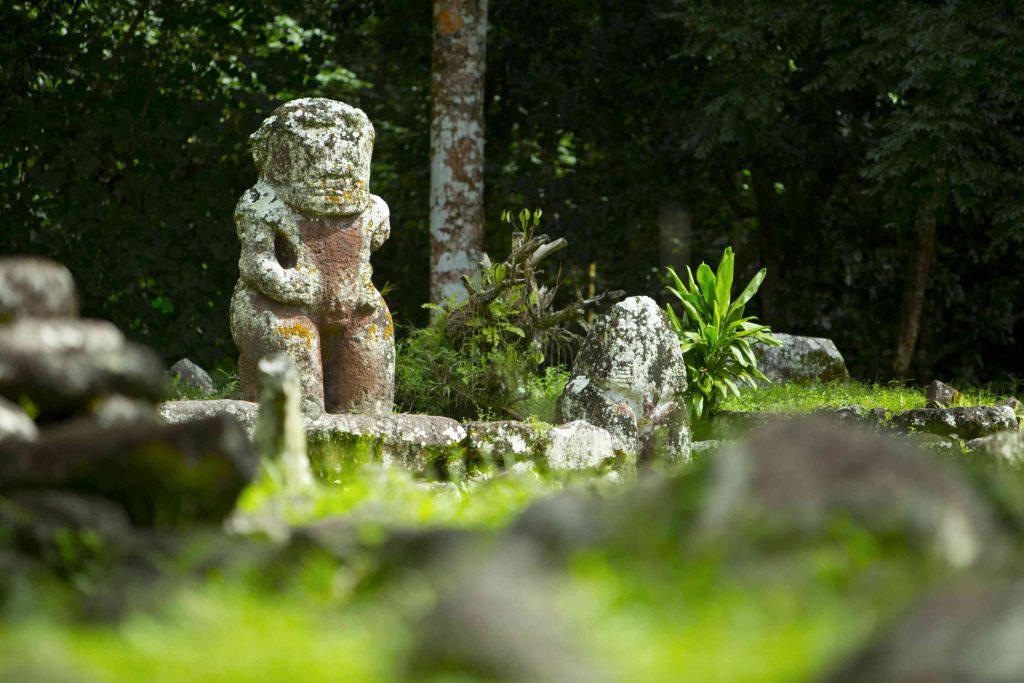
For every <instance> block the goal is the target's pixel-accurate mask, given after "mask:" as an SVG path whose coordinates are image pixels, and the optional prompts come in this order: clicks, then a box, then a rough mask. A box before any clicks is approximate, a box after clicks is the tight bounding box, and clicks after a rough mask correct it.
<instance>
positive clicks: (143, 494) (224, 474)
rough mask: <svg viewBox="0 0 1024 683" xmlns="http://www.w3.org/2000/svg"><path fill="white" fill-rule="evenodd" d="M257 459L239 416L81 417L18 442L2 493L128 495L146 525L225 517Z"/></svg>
mask: <svg viewBox="0 0 1024 683" xmlns="http://www.w3.org/2000/svg"><path fill="white" fill-rule="evenodd" d="M256 470H257V460H256V457H255V454H254V453H253V450H252V446H251V444H250V443H249V440H248V439H247V438H246V435H245V433H244V432H243V431H242V428H241V427H240V426H239V425H238V423H237V422H235V421H234V420H232V419H231V418H228V417H213V418H209V419H206V420H203V421H197V422H192V423H189V424H186V425H161V424H147V423H140V424H134V425H116V426H113V427H102V426H99V425H97V424H95V423H94V422H92V421H89V420H84V419H83V420H75V421H71V422H69V423H66V424H63V425H59V426H56V427H52V428H50V429H47V430H44V431H43V432H42V433H41V434H40V436H39V438H38V440H36V441H35V442H32V443H20V444H17V443H16V444H12V445H11V446H10V447H9V448H6V449H5V452H4V453H3V455H2V465H0V493H4V494H6V493H10V492H14V491H24V490H30V489H37V488H47V489H57V488H60V489H67V490H70V491H78V492H83V493H92V494H97V495H101V496H104V497H106V498H109V499H110V500H113V501H117V502H118V503H121V504H122V505H123V506H124V507H125V509H126V510H127V511H128V513H129V515H130V516H131V519H132V521H133V522H134V523H136V524H141V525H154V524H155V525H177V524H181V523H192V522H196V521H219V520H221V519H223V518H224V517H225V516H226V515H227V514H228V513H229V512H230V511H231V510H232V509H233V508H234V504H235V500H236V499H237V498H238V495H239V493H241V491H242V489H243V488H244V487H245V485H246V484H248V483H249V481H251V480H252V478H253V476H255V474H256Z"/></svg>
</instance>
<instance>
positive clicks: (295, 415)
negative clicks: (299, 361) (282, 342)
mask: <svg viewBox="0 0 1024 683" xmlns="http://www.w3.org/2000/svg"><path fill="white" fill-rule="evenodd" d="M259 370H260V378H261V380H260V412H259V419H258V421H257V423H256V433H255V437H256V447H257V450H258V451H259V454H260V457H262V458H264V459H266V460H267V461H268V462H274V463H277V464H278V465H277V466H278V467H279V468H280V471H281V473H282V475H283V478H284V483H285V485H287V486H289V487H303V486H309V485H311V484H312V483H313V472H312V470H311V469H310V467H309V456H307V455H306V429H305V425H304V424H303V418H302V408H301V404H302V390H301V388H300V386H299V373H298V370H296V368H295V364H294V363H293V362H292V360H291V358H289V357H288V356H286V355H285V354H278V355H276V356H269V357H267V358H264V359H263V360H261V361H260V363H259Z"/></svg>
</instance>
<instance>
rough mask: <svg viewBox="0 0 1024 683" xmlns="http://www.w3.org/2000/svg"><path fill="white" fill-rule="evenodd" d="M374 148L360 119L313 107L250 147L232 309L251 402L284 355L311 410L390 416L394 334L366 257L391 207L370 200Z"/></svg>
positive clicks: (278, 123)
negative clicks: (273, 362)
mask: <svg viewBox="0 0 1024 683" xmlns="http://www.w3.org/2000/svg"><path fill="white" fill-rule="evenodd" d="M373 138H374V133H373V125H372V124H371V123H370V120H369V119H368V118H367V117H366V114H364V113H363V112H362V111H360V110H359V109H356V108H354V107H350V106H348V105H346V104H343V103H341V102H336V101H333V100H328V99H319V98H316V99H314V98H307V99H300V100H294V101H292V102H288V103H287V104H284V105H282V106H281V107H279V108H278V109H277V110H276V111H275V112H274V113H273V114H272V115H271V116H270V117H269V118H267V119H266V120H265V121H264V122H263V123H262V125H260V128H259V130H257V131H256V132H255V133H254V134H253V135H252V137H251V138H250V140H251V143H252V150H253V159H254V160H255V162H256V168H257V169H258V170H259V180H258V181H257V182H256V185H255V186H254V187H252V188H251V189H249V190H247V191H246V192H245V194H243V195H242V198H241V199H240V200H239V202H238V207H237V208H236V209H235V226H236V228H237V230H238V238H239V240H240V241H241V243H242V255H241V258H240V259H239V263H238V266H239V271H240V274H241V277H240V278H239V280H238V284H237V285H236V286H235V293H234V296H233V297H232V300H231V333H232V336H233V337H234V339H235V344H236V345H237V346H238V349H239V352H240V354H241V355H240V357H239V360H238V369H239V374H240V375H241V380H242V392H243V394H244V395H245V398H247V399H248V400H252V401H255V400H257V399H258V396H259V370H258V366H257V364H258V363H259V361H260V359H261V358H263V357H265V356H268V355H270V354H274V353H278V352H284V353H286V354H288V355H289V356H291V358H292V359H293V360H294V361H295V364H296V366H297V367H298V370H299V376H300V379H301V384H302V407H303V410H305V411H306V412H311V413H316V412H323V411H324V410H326V411H327V412H331V413H338V412H361V413H388V412H391V410H392V404H393V400H394V390H395V385H394V376H395V341H394V327H393V325H392V322H391V314H390V313H389V312H388V307H387V304H385V303H384V298H383V297H382V296H381V294H380V292H378V291H377V289H376V288H375V287H374V286H373V283H372V282H371V280H370V277H371V275H372V272H373V271H372V268H371V267H370V253H371V252H373V251H375V250H376V249H377V248H379V247H380V246H381V244H382V243H383V242H384V240H386V239H387V238H388V234H389V232H390V222H389V219H388V207H387V204H385V203H384V201H383V200H382V199H381V198H380V197H376V196H374V195H371V194H370V155H371V154H372V152H373Z"/></svg>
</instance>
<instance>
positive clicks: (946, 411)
mask: <svg viewBox="0 0 1024 683" xmlns="http://www.w3.org/2000/svg"><path fill="white" fill-rule="evenodd" d="M890 426H892V427H894V428H896V429H897V430H900V431H910V432H928V433H929V434H938V435H939V436H956V437H958V438H960V439H964V440H971V439H979V438H981V437H983V436H988V435H990V434H995V433H996V432H1005V431H1016V430H1017V416H1016V415H1014V413H1013V409H1012V408H1010V407H1009V406H959V407H956V408H916V409H914V410H906V411H904V412H902V413H897V414H895V415H893V416H892V419H891V420H890Z"/></svg>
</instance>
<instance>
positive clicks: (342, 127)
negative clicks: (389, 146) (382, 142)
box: [251, 98, 374, 216]
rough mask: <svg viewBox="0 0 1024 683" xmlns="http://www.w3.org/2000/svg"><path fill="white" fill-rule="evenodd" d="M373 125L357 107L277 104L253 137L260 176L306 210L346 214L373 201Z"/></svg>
mask: <svg viewBox="0 0 1024 683" xmlns="http://www.w3.org/2000/svg"><path fill="white" fill-rule="evenodd" d="M373 136H374V134H373V125H372V124H371V123H370V120H369V119H368V118H367V117H366V114H364V113H363V112H362V111H360V110H359V109H356V108H355V107H350V106H348V105H347V104H343V103H342V102H336V101H334V100H328V99H322V98H306V99H301V100H293V101H292V102H288V103H287V104H284V105H282V106H280V107H278V108H277V110H276V111H275V112H274V113H273V114H272V115H271V116H270V117H269V118H267V119H266V120H265V121H264V122H263V124H262V125H261V126H260V128H259V130H257V131H256V132H255V133H254V134H253V135H252V137H251V142H252V146H253V158H254V159H255V161H256V167H257V168H258V169H259V171H260V177H261V178H263V179H264V180H266V181H267V182H269V183H270V184H272V185H274V186H275V188H276V189H277V191H278V193H279V194H280V196H281V198H282V199H283V200H284V201H285V202H286V203H287V204H288V205H289V206H291V207H293V208H294V209H296V210H297V211H300V212H302V213H307V214H313V215H317V216H346V215H352V214H357V213H360V212H362V211H363V210H364V209H365V208H366V207H367V205H368V204H369V201H370V157H371V155H372V154H373Z"/></svg>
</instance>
